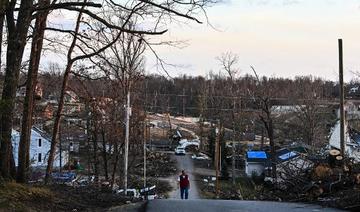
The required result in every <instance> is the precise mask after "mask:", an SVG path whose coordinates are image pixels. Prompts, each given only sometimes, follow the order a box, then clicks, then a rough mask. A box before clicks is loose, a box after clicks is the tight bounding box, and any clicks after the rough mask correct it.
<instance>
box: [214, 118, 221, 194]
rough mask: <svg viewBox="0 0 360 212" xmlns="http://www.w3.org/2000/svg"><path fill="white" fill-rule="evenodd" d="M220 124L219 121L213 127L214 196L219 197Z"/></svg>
mask: <svg viewBox="0 0 360 212" xmlns="http://www.w3.org/2000/svg"><path fill="white" fill-rule="evenodd" d="M220 130H221V129H220V124H219V121H218V123H217V125H216V128H215V134H216V142H215V171H216V198H217V199H218V198H219V160H220V151H219V146H220V145H219V143H220Z"/></svg>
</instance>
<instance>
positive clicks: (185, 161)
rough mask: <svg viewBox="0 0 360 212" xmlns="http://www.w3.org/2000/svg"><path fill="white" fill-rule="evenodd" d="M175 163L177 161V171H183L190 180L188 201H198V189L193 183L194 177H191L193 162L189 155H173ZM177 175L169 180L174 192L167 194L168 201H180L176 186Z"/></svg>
mask: <svg viewBox="0 0 360 212" xmlns="http://www.w3.org/2000/svg"><path fill="white" fill-rule="evenodd" d="M174 157H175V159H176V161H177V167H178V170H180V172H181V170H185V172H186V173H187V174H188V176H189V180H190V190H189V199H200V196H199V193H198V189H197V186H196V183H195V176H194V175H193V172H194V165H193V161H192V159H191V155H190V154H187V155H174ZM178 175H180V173H178V174H177V175H175V176H173V177H172V179H171V183H172V186H173V187H174V190H173V191H172V192H171V193H170V194H169V198H170V199H181V198H180V188H179V186H178V180H177V178H178Z"/></svg>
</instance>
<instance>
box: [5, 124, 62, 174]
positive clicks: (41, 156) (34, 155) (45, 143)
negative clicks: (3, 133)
mask: <svg viewBox="0 0 360 212" xmlns="http://www.w3.org/2000/svg"><path fill="white" fill-rule="evenodd" d="M11 140H12V145H13V154H14V160H15V164H16V165H17V164H18V149H19V142H20V133H19V132H18V131H16V130H12V138H11ZM50 146H51V139H50V138H48V137H47V136H46V133H45V132H43V131H41V130H40V129H38V128H35V127H33V128H32V129H31V137H30V166H31V167H46V166H47V160H48V156H49V152H50ZM68 161H69V154H68V152H67V151H62V154H61V165H62V166H64V165H65V164H66V163H67V162H68ZM54 167H60V154H59V151H57V152H56V154H55V160H54Z"/></svg>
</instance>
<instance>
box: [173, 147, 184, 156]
mask: <svg viewBox="0 0 360 212" xmlns="http://www.w3.org/2000/svg"><path fill="white" fill-rule="evenodd" d="M185 154H186V151H185V148H184V147H179V146H178V147H176V148H175V155H185Z"/></svg>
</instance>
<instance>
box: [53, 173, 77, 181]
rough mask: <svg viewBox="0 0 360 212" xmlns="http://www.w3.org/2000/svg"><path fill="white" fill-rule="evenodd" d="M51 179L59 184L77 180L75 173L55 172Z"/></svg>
mask: <svg viewBox="0 0 360 212" xmlns="http://www.w3.org/2000/svg"><path fill="white" fill-rule="evenodd" d="M51 177H52V179H53V180H54V181H57V182H71V181H72V180H73V179H75V177H76V174H75V173H74V172H64V173H59V172H55V173H52V174H51Z"/></svg>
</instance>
